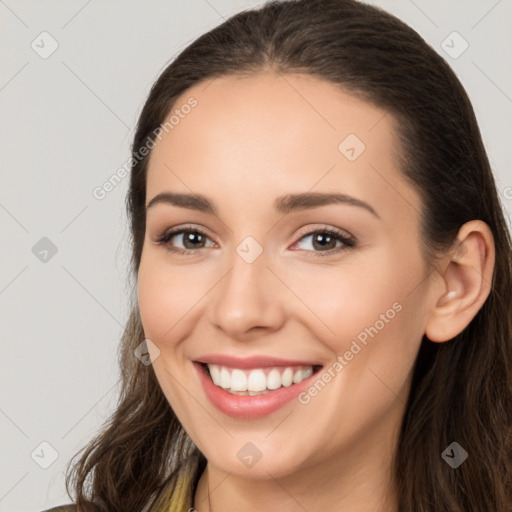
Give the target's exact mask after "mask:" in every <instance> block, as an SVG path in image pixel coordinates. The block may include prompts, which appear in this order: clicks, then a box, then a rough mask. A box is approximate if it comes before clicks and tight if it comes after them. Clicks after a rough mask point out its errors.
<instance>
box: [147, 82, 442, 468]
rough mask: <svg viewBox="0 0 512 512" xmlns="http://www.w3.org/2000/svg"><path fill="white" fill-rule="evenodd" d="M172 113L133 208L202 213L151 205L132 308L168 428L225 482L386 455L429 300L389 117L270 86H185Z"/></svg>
mask: <svg viewBox="0 0 512 512" xmlns="http://www.w3.org/2000/svg"><path fill="white" fill-rule="evenodd" d="M191 97H193V98H195V100H196V101H197V104H195V103H194V104H195V106H194V107H193V108H188V107H185V108H182V106H183V105H186V104H187V101H190V98H191ZM192 103H193V101H192V102H191V103H189V104H192ZM176 109H177V110H178V113H176V112H175V110H176ZM171 115H175V116H177V117H175V118H174V119H173V121H172V125H173V128H172V129H168V130H167V133H166V132H165V131H164V132H162V136H161V140H157V144H156V146H155V147H154V149H153V150H152V153H151V155H150V161H149V165H148V176H147V196H146V204H147V205H148V204H149V203H150V202H152V200H153V199H154V198H155V197H157V196H158V195H159V194H180V195H181V194H183V195H186V196H188V195H190V194H194V195H196V196H197V195H201V196H204V198H206V200H207V201H208V207H207V206H206V203H205V202H204V201H192V200H187V201H183V199H180V201H177V202H175V204H173V203H172V202H171V201H166V200H164V199H162V200H161V201H155V202H152V205H151V206H149V208H148V209H147V221H146V233H145V239H144V247H143V252H142V260H141V264H140V268H139V274H138V297H139V306H140V314H141V319H142V323H143V326H144V331H145V335H146V338H147V339H149V340H150V341H151V343H150V344H149V345H150V350H151V352H152V354H153V357H155V356H156V355H157V354H159V355H158V357H156V358H155V360H154V362H153V368H154V371H155V374H156V376H157V379H158V382H159V384H160V386H161V387H162V390H163V392H164V393H165V396H166V397H167V399H168V401H169V403H170V405H171V406H172V408H173V410H174V411H175V413H176V415H177V416H178V418H179V420H180V422H181V423H182V425H183V426H184V428H185V429H186V431H187V432H188V434H189V435H190V437H191V438H192V440H193V441H194V442H195V444H196V445H197V446H198V448H199V449H200V450H201V452H202V453H203V454H204V455H205V456H206V458H207V459H208V461H209V464H211V465H213V466H214V467H217V468H219V469H220V470H223V471H226V472H229V473H233V474H235V475H239V476H246V477H254V478H267V477H268V474H269V473H270V474H271V475H273V476H274V477H279V476H284V475H290V474H292V473H294V472H296V471H300V470H302V469H305V468H307V467H311V466H312V465H314V464H317V463H320V462H322V463H327V461H328V460H330V461H331V462H332V461H337V463H338V464H347V467H350V468H351V471H354V470H357V467H358V465H362V464H363V463H364V461H365V458H367V457H370V456H371V457H372V458H373V461H375V457H376V456H379V454H386V453H387V454H389V453H391V451H392V449H393V448H392V446H393V443H394V442H395V441H396V439H395V436H396V435H397V432H398V428H399V425H400V422H401V419H402V416H403V413H404V410H405V402H406V399H407V396H408V392H409V385H410V381H411V372H412V366H413V363H414V360H415V357H416V355H417V351H418V349H419V345H420V342H421V339H422V336H423V334H424V332H425V325H426V322H427V318H426V317H427V311H428V304H429V303H430V302H431V301H432V286H431V283H432V279H431V278H427V274H426V267H425V265H424V261H423V260H422V257H421V253H420V233H419V212H420V208H421V205H420V200H419V196H418V195H417V194H416V192H415V191H414V189H412V188H411V186H410V185H408V184H407V183H406V182H405V180H404V179H403V178H402V177H401V175H400V173H399V169H398V162H397V157H396V153H395V152H397V151H398V150H399V147H398V145H397V142H396V139H395V132H394V119H393V117H392V116H391V115H390V114H387V113H386V111H384V110H381V109H379V108H376V107H375V106H373V105H371V104H369V103H365V102H363V101H360V100H357V99H355V98H354V97H352V96H351V95H348V94H347V93H344V92H341V91H340V90H339V89H337V88H336V87H335V86H334V85H332V84H330V83H328V82H324V81H320V80H318V79H316V78H313V77H309V76H302V75H284V76H282V77H280V76H277V75H274V74H270V73H260V74H257V75H253V76H251V77H245V78H236V77H221V78H217V79H215V80H213V81H211V82H208V83H201V84H199V85H196V86H194V87H193V88H191V89H189V90H187V91H186V92H184V93H183V94H182V96H181V97H180V98H179V99H178V101H177V102H176V104H175V105H174V107H173V112H172V113H170V114H169V117H168V118H167V119H168V120H169V119H170V116H171ZM177 120H178V121H177ZM168 126H169V125H168ZM329 194H337V195H339V197H338V199H339V200H329V199H328V197H327V195H329ZM296 195H300V197H299V198H298V199H296V198H295V196H296ZM324 195H325V197H324ZM343 198H345V199H344V200H343ZM179 203H181V204H179ZM171 228H172V230H175V231H176V233H175V234H173V235H170V236H168V237H167V242H166V243H158V242H157V240H158V239H159V238H162V236H163V235H164V234H165V233H168V232H169V231H170V230H171ZM326 230H329V231H328V232H326ZM198 231H199V233H198ZM171 249H172V250H171ZM183 250H186V251H187V252H186V253H185V254H182V251H183ZM151 347H157V348H158V350H159V352H158V350H156V349H155V348H153V349H151ZM205 363H209V366H208V365H207V364H205ZM206 368H209V369H210V371H211V374H212V377H213V378H214V379H215V380H216V382H217V384H214V383H213V381H212V379H211V378H210V377H209V376H208V375H207V373H206ZM312 371H313V372H314V373H313V374H311V372H312ZM246 386H249V389H250V390H251V391H250V394H249V391H237V390H243V389H244V388H245V389H247V388H246Z"/></svg>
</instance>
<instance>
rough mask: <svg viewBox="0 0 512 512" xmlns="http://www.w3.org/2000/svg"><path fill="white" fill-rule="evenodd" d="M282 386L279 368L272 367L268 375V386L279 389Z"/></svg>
mask: <svg viewBox="0 0 512 512" xmlns="http://www.w3.org/2000/svg"><path fill="white" fill-rule="evenodd" d="M280 387H281V374H280V373H279V370H278V369H277V368H272V370H270V372H269V374H268V375H267V388H268V389H277V388H280Z"/></svg>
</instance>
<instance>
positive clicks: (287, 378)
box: [281, 368, 293, 388]
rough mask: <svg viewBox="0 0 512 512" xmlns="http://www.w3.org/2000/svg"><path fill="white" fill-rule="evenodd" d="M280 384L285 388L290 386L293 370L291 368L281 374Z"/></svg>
mask: <svg viewBox="0 0 512 512" xmlns="http://www.w3.org/2000/svg"><path fill="white" fill-rule="evenodd" d="M281 383H282V385H283V386H284V387H285V388H287V387H288V386H291V385H292V383H293V370H292V369H291V368H286V370H285V371H284V372H283V375H281Z"/></svg>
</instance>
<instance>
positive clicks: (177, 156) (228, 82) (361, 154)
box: [147, 72, 419, 215]
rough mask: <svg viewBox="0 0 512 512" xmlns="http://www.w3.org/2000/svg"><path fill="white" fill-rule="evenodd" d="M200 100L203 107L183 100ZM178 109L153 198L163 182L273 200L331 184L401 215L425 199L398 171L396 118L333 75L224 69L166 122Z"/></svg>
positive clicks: (151, 184)
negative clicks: (359, 96)
mask: <svg viewBox="0 0 512 512" xmlns="http://www.w3.org/2000/svg"><path fill="white" fill-rule="evenodd" d="M191 98H193V99H194V100H195V101H196V102H197V104H196V106H195V107H193V108H182V107H183V106H184V105H187V102H188V103H190V99H191ZM173 115H174V118H173V123H172V129H170V130H168V133H165V132H162V137H161V140H160V141H157V144H156V146H155V147H154V149H153V150H152V153H151V155H150V161H149V165H148V177H147V199H150V198H151V197H153V196H154V195H156V194H158V193H159V192H162V191H163V190H172V191H179V192H189V193H190V192H191V191H192V192H199V193H204V194H205V195H208V192H210V195H215V194H219V193H220V192H222V195H223V196H224V197H231V198H234V197H237V198H239V200H240V201H241V204H242V203H243V204H245V205H248V204H250V202H251V201H253V202H257V203H258V205H261V204H264V203H265V202H268V204H269V207H270V205H271V202H272V199H273V198H274V197H277V196H279V195H282V194H286V193H300V192H306V191H310V190H312V191H322V192H325V191H328V192H343V193H348V194H351V195H354V196H358V197H360V198H361V199H363V198H364V200H367V201H368V202H371V201H374V202H377V203H379V204H380V208H381V209H382V210H383V211H385V210H390V211H391V210H392V211H393V212H394V213H395V214H397V215H403V214H404V213H406V214H408V215H410V214H411V213H412V212H411V207H412V206H414V204H415V203H416V204H418V202H419V198H418V196H417V194H416V193H415V191H414V190H412V189H411V187H410V186H409V184H408V183H406V182H405V181H404V179H403V177H402V176H401V174H400V172H399V169H398V159H397V152H398V151H399V150H400V148H399V147H398V144H397V139H396V135H395V123H396V121H395V119H394V117H393V116H392V115H391V114H390V113H389V112H387V111H386V110H384V109H382V108H379V107H377V106H375V105H373V104H370V103H368V102H365V101H362V100H360V99H357V98H356V97H354V96H352V95H351V94H349V93H348V92H345V91H343V90H341V89H340V88H339V87H337V86H336V85H334V84H331V83H329V82H326V81H324V80H320V79H317V78H315V77H312V76H309V75H292V74H285V75H277V74H274V73H271V72H262V73H258V74H255V75H250V76H246V77H240V76H231V75H230V76H225V77H218V78H215V79H213V80H207V81H205V82H201V83H199V84H197V85H195V86H194V87H191V88H190V89H188V90H187V91H185V92H184V93H183V94H182V95H181V96H180V97H179V98H178V99H177V100H176V102H175V104H174V105H173V109H172V112H170V113H169V115H168V116H167V120H169V119H170V118H171V116H173ZM176 121H177V122H176ZM219 201H222V198H219ZM231 202H232V203H233V201H231Z"/></svg>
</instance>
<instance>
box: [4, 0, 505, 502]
mask: <svg viewBox="0 0 512 512" xmlns="http://www.w3.org/2000/svg"><path fill="white" fill-rule="evenodd" d="M262 3H263V2H261V1H257V2H256V1H245V2H239V1H237V2H235V1H228V0H189V1H187V2H185V1H180V2H177V1H165V2H164V1H153V2H147V1H146V2H143V1H142V0H138V1H126V0H124V1H121V0H118V1H112V0H109V1H103V2H100V1H99V0H95V1H94V0H89V1H86V0H81V1H75V0H71V1H70V0H66V1H63V0H60V1H53V2H41V1H35V0H34V1H16V0H5V1H2V0H0V38H1V47H2V49H3V51H2V73H1V75H0V105H1V119H2V122H1V134H0V138H1V141H2V146H1V147H2V150H1V151H0V159H1V169H2V185H1V188H0V191H1V194H0V220H1V226H2V240H3V243H2V265H1V267H0V272H1V274H0V301H1V315H2V317H1V326H2V357H1V365H2V366H1V371H0V389H1V401H0V429H1V433H2V435H1V441H0V442H1V461H2V462H1V468H0V470H1V473H0V510H1V511H9V512H16V511H40V510H43V509H45V508H49V507H51V506H55V505H58V504H61V503H65V502H68V501H69V499H68V498H67V496H66V494H65V490H64V478H63V470H64V467H65V464H66V462H67V461H68V460H69V459H70V457H71V456H72V455H73V454H74V453H75V452H76V451H77V450H78V449H79V448H81V447H82V446H83V445H84V444H85V443H86V442H87V441H88V440H89V439H91V438H92V436H93V435H94V434H95V432H96V431H97V429H98V428H99V427H100V425H101V424H102V423H103V421H104V420H106V419H107V417H108V416H109V415H110V414H111V413H112V412H113V410H114V407H115V404H116V400H117V396H118V387H117V384H118V378H119V373H118V369H117V360H116V346H117V343H118V340H119V337H120V334H121V332H122V326H123V323H124V322H125V320H126V318H127V301H126V297H127V283H128V280H127V270H128V258H129V255H128V251H127V248H128V244H127V235H128V229H127V223H126V219H125V210H124V197H125V194H126V190H127V185H128V178H126V179H125V180H124V181H123V182H122V183H121V184H120V185H118V186H117V187H116V188H115V189H114V190H113V191H112V192H110V193H109V194H108V195H107V196H106V197H105V198H104V199H103V200H98V199H96V198H95V197H93V195H92V191H93V189H94V188H95V187H97V186H101V185H102V184H103V183H104V182H105V181H106V180H107V179H108V178H109V177H110V176H111V175H112V174H114V173H115V172H116V170H117V169H118V168H120V167H121V166H122V165H123V164H124V163H125V162H126V161H127V159H128V157H129V144H130V142H131V138H132V135H133V129H134V127H135V123H136V120H137V116H138V114H139V113H140V110H141V108H142V105H143V102H144V100H145V98H146V96H147V94H148V92H149V89H150V87H151V84H152V83H153V82H154V80H155V79H156V78H157V76H158V75H159V73H160V72H161V71H162V70H163V69H164V67H165V66H166V65H167V64H168V63H169V62H170V60H171V59H172V58H173V57H174V56H175V55H176V54H177V53H178V52H179V51H180V50H181V49H183V48H184V47H185V46H187V45H188V43H189V42H191V41H192V40H193V39H195V38H196V37H197V36H199V35H200V34H202V33H204V32H205V31H207V30H209V29H210V28H212V27H214V26H216V25H218V24H219V23H220V22H222V21H223V19H224V18H227V17H228V16H229V15H231V14H233V13H235V12H238V11H239V10H242V9H244V8H248V7H252V6H256V5H260V4H262ZM373 3H374V4H375V5H379V6H382V7H384V8H385V9H386V10H388V11H390V12H392V13H394V14H396V15H397V16H398V17H399V18H401V19H403V20H404V21H405V22H407V23H408V24H409V25H411V26H412V27H413V28H415V29H416V30H417V31H418V32H419V33H420V34H421V35H422V36H423V37H424V38H425V39H426V40H427V41H428V42H429V44H431V45H432V46H433V47H434V48H435V49H436V50H437V51H438V52H439V53H440V54H441V55H443V56H444V57H445V58H446V60H447V61H448V62H449V63H450V65H451V66H452V67H453V69H454V70H455V71H456V73H457V74H458V76H459V77H460V79H461V81H462V83H463V84H464V86H465V87H466V90H467V91H468V93H469V96H470V98H471V100H472V102H473V105H474V107H475V110H476V114H477V117H478V120H479V123H480V127H481V131H482V133H483V137H484V142H485V144H486V147H487V150H488V153H489V156H490V159H491V162H492V165H493V168H494V171H495V174H496V178H497V180H498V187H499V191H500V194H501V196H502V198H503V202H504V205H505V207H506V209H507V211H508V212H509V215H510V212H511V211H512V167H511V158H512V150H511V142H510V141H511V140H512V115H511V114H512V99H511V97H512V87H511V78H512V69H511V65H510V59H509V56H510V49H511V43H512V35H511V31H510V20H511V19H512V2H511V0H498V1H497V0H474V1H463V2H462V1H457V2H455V1H452V2H450V3H448V2H446V1H445V0H438V1H432V0H429V1H427V0H414V1H413V0H388V1H383V0H381V1H374V2H373ZM43 31H46V32H48V33H49V34H51V37H52V38H53V39H54V40H56V41H57V43H58V45H59V46H58V48H57V50H56V51H55V52H54V53H53V54H52V55H50V56H48V57H47V58H42V57H41V56H40V53H37V52H36V50H35V49H33V48H32V46H31V45H32V44H33V45H34V46H35V47H36V48H37V49H38V51H39V52H42V51H48V50H49V49H50V48H51V46H50V45H51V41H50V39H48V36H40V34H41V32H43ZM453 31H457V32H458V33H459V34H460V35H461V36H462V37H463V38H464V39H465V40H466V41H467V42H468V44H469V47H468V48H467V50H466V51H465V52H464V53H462V54H461V55H460V56H458V57H457V58H453V55H452V56H450V55H448V54H447V53H446V52H445V50H444V49H443V46H442V44H443V41H445V40H446V41H447V43H444V44H445V45H446V44H449V45H450V46H452V47H453V48H452V49H451V50H450V51H451V52H452V54H453V52H455V51H460V49H461V48H462V46H461V44H462V41H461V40H457V39H454V38H453V36H451V38H449V39H446V38H447V36H449V35H450V34H451V33H452V32H453ZM44 38H46V39H44ZM33 41H34V43H33ZM43 237H47V238H48V239H49V240H51V242H52V244H54V246H55V247H56V249H57V252H56V254H54V255H52V253H51V251H50V252H49V253H48V254H47V255H46V261H41V259H40V258H44V253H40V252H39V251H42V250H44V248H45V247H46V246H45V244H48V242H47V241H42V242H40V240H41V238H43ZM36 244H39V245H36ZM41 244H42V245H41ZM34 246H36V249H34V250H33V247H34ZM34 252H35V253H36V254H34ZM42 442H46V443H49V445H51V447H52V448H50V447H49V446H48V445H46V444H45V445H41V443H42ZM52 450H55V451H56V452H57V453H58V457H57V458H56V460H55V461H54V462H53V463H51V462H52V453H53V451H52ZM50 463H51V464H50ZM49 464H50V465H49ZM41 465H43V466H45V465H49V467H48V468H47V469H43V467H41Z"/></svg>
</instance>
